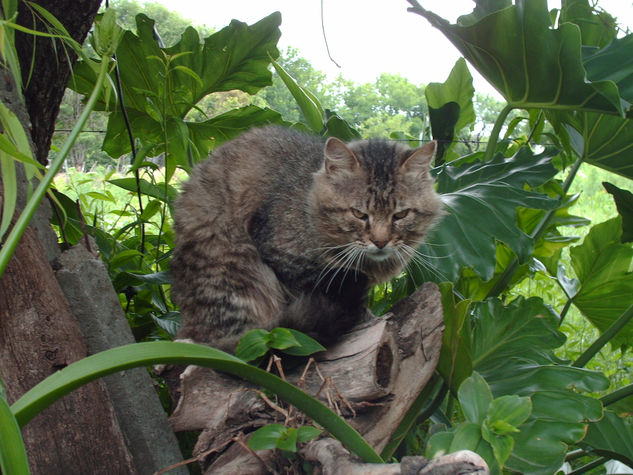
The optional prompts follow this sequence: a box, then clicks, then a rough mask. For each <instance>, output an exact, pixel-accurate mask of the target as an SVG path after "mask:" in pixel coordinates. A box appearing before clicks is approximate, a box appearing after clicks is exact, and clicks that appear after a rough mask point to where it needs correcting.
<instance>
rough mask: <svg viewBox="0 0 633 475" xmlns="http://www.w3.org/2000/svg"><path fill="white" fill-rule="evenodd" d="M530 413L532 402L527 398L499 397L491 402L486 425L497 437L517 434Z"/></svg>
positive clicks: (514, 396)
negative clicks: (512, 433)
mask: <svg viewBox="0 0 633 475" xmlns="http://www.w3.org/2000/svg"><path fill="white" fill-rule="evenodd" d="M531 412H532V402H531V401H530V398H528V397H520V396H517V395H516V394H511V395H507V396H501V397H498V398H497V399H495V400H494V401H492V403H491V404H490V405H489V407H488V411H487V413H486V424H487V425H488V427H489V428H490V429H491V430H492V432H494V433H495V434H497V435H507V434H509V433H511V432H517V427H519V426H520V425H521V424H523V423H524V422H525V421H526V420H527V418H528V417H529V416H530V413H531Z"/></svg>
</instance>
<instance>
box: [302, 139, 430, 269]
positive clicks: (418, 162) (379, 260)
mask: <svg viewBox="0 0 633 475" xmlns="http://www.w3.org/2000/svg"><path fill="white" fill-rule="evenodd" d="M436 148H437V144H436V142H430V143H428V144H426V145H424V146H423V147H420V148H418V149H411V148H409V147H407V146H405V145H403V144H400V143H397V142H393V141H385V140H368V141H356V142H352V143H350V144H347V145H346V144H345V143H343V142H342V141H341V140H339V139H336V138H329V139H328V140H327V142H326V143H325V148H324V162H323V166H322V167H321V169H320V170H319V171H318V172H317V173H315V176H314V184H313V188H312V192H311V206H312V213H311V214H312V217H313V220H314V221H313V223H314V227H315V229H316V231H317V233H318V235H319V237H320V238H321V243H322V244H323V246H324V247H332V250H331V251H330V253H329V254H330V261H331V260H332V259H334V256H338V257H336V258H335V259H339V260H340V263H338V264H337V263H336V262H331V264H334V265H337V267H347V266H348V265H349V267H351V268H357V269H360V270H364V269H365V268H366V267H372V266H374V267H375V266H376V265H377V264H379V265H381V266H382V267H389V264H390V263H392V264H394V266H396V267H397V265H399V264H404V263H405V262H408V261H409V259H410V258H411V257H412V250H413V249H415V248H417V247H418V246H419V244H420V243H421V242H422V240H423V238H424V235H425V234H426V232H427V231H428V229H429V228H430V226H431V225H432V224H433V223H434V222H435V220H436V218H437V217H438V216H439V215H440V214H441V202H440V199H439V196H438V195H437V193H436V192H435V190H434V188H433V179H432V178H431V175H430V174H429V168H430V164H431V160H432V159H433V156H434V155H435V151H436ZM344 251H345V252H344ZM346 260H347V261H349V262H346ZM400 267H402V266H400Z"/></svg>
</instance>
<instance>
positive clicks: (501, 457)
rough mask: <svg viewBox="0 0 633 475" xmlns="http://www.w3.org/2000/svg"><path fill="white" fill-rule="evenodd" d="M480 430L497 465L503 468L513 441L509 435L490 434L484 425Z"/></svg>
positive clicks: (512, 446) (510, 451)
mask: <svg viewBox="0 0 633 475" xmlns="http://www.w3.org/2000/svg"><path fill="white" fill-rule="evenodd" d="M481 429H482V430H481V433H482V436H483V438H484V440H485V441H486V442H488V443H489V444H490V446H491V447H492V452H493V453H494V456H495V459H496V460H497V463H498V464H499V466H501V467H503V466H504V465H505V463H506V460H508V457H510V454H511V453H512V449H513V448H514V439H513V438H512V437H510V436H509V435H498V434H496V433H494V432H492V431H491V430H490V429H489V428H488V426H486V425H484V426H483V427H482V428H481Z"/></svg>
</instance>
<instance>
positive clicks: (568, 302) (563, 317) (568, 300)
mask: <svg viewBox="0 0 633 475" xmlns="http://www.w3.org/2000/svg"><path fill="white" fill-rule="evenodd" d="M572 303H573V299H567V302H565V306H564V307H563V310H561V312H560V318H559V320H558V326H559V327H560V326H561V325H562V324H563V320H565V316H566V315H567V312H568V311H569V309H570V307H571V304H572Z"/></svg>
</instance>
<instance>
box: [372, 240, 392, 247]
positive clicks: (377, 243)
mask: <svg viewBox="0 0 633 475" xmlns="http://www.w3.org/2000/svg"><path fill="white" fill-rule="evenodd" d="M371 242H373V243H374V245H375V246H376V247H377V248H378V249H382V248H383V247H385V246H386V245H387V243H388V242H389V240H388V239H372V240H371Z"/></svg>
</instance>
